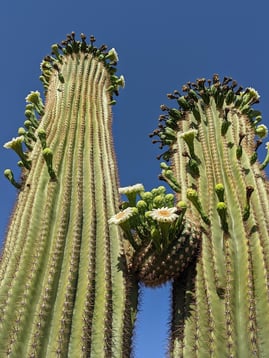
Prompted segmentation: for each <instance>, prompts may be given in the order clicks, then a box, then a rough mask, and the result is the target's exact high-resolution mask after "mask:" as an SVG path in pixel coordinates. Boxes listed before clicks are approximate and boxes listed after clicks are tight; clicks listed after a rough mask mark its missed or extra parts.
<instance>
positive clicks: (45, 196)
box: [0, 33, 137, 358]
mask: <svg viewBox="0 0 269 358" xmlns="http://www.w3.org/2000/svg"><path fill="white" fill-rule="evenodd" d="M94 42H95V39H94V37H93V36H92V37H91V38H90V44H87V43H86V37H85V36H84V35H83V34H82V35H81V41H76V39H75V34H74V33H72V34H71V35H68V37H67V39H66V41H64V42H63V43H62V44H61V45H53V46H52V55H51V56H46V57H45V58H44V60H43V61H42V63H41V70H42V75H41V77H40V79H41V80H42V82H43V84H44V88H45V95H46V96H45V100H46V101H45V106H44V105H43V103H42V100H41V98H40V95H39V93H38V92H32V93H30V95H29V96H27V98H26V100H27V102H28V104H27V106H26V110H25V116H26V121H25V123H24V126H25V128H20V129H19V136H18V137H17V138H14V139H13V140H12V141H10V142H8V143H6V144H5V147H6V148H12V149H14V150H15V151H16V153H17V154H18V155H19V157H20V161H19V165H20V166H22V180H21V181H16V180H15V179H14V176H13V173H12V171H11V170H10V169H7V170H6V171H5V175H6V177H7V178H8V179H9V180H10V181H11V182H12V183H13V184H14V185H15V186H16V187H17V188H19V195H18V199H17V203H16V206H15V209H14V212H13V214H12V218H11V221H10V224H9V228H8V233H7V237H6V241H5V245H4V250H3V253H2V257H1V265H0V355H1V357H6V356H8V357H66V356H70V357H98V358H99V357H129V356H130V347H131V336H132V326H133V322H134V318H135V310H136V295H137V286H136V283H135V281H133V280H132V279H131V277H128V275H129V274H128V270H127V265H126V260H125V257H124V255H123V236H122V233H120V231H119V229H118V228H117V227H116V226H111V225H109V223H108V219H109V218H110V217H111V216H112V215H113V214H115V211H116V210H117V209H118V205H119V194H118V175H117V166H116V160H115V154H114V149H113V140H112V137H111V135H112V134H111V121H112V118H111V105H112V104H114V103H115V101H114V100H113V98H112V96H113V95H114V94H116V95H117V94H118V89H119V87H120V86H124V78H123V77H122V76H120V77H117V76H116V75H115V72H116V67H115V65H116V63H117V61H118V58H117V54H116V52H115V50H114V49H112V50H110V51H108V52H107V50H106V46H104V45H103V46H101V47H100V48H97V47H95V45H94ZM26 149H27V150H26Z"/></svg>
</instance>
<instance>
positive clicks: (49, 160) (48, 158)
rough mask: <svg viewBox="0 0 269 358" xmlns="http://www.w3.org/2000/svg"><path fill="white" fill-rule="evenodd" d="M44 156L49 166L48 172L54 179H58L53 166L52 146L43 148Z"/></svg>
mask: <svg viewBox="0 0 269 358" xmlns="http://www.w3.org/2000/svg"><path fill="white" fill-rule="evenodd" d="M42 153H43V157H44V159H45V161H46V164H47V167H48V173H49V175H50V177H51V179H52V180H56V174H55V172H54V170H53V168H52V159H53V152H52V150H51V149H50V148H45V149H43V152H42Z"/></svg>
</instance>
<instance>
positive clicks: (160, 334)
mask: <svg viewBox="0 0 269 358" xmlns="http://www.w3.org/2000/svg"><path fill="white" fill-rule="evenodd" d="M268 14H269V11H268V5H267V1H266V0H263V1H261V0H256V1H255V3H254V2H253V1H250V0H225V1H216V0H204V1H201V0H192V1H184V2H183V1H180V0H166V1H160V0H143V1H141V0H137V1H134V2H130V1H128V0H127V1H126V0H125V1H124V0H114V1H107V0H103V1H100V0H96V1H90V0H88V1H86V0H73V1H71V0H56V1H52V0H46V1H44V2H43V1H42V2H41V1H37V0H24V1H21V0H13V1H2V3H1V9H0V34H1V50H0V51H1V56H0V71H1V75H0V76H1V85H0V104H1V114H0V116H1V131H0V172H3V170H4V169H5V168H12V169H15V167H16V162H17V158H16V156H15V154H13V152H12V151H8V150H6V149H4V148H3V147H2V144H4V143H5V142H6V141H8V140H10V139H11V138H12V137H14V136H16V135H17V129H18V127H20V126H22V125H23V121H24V106H25V96H26V95H27V94H28V93H29V92H30V91H31V90H40V91H42V87H41V84H40V83H39V80H38V77H39V75H40V70H39V64H40V62H41V59H42V58H43V57H44V56H45V55H46V54H48V53H49V52H50V46H51V44H52V43H55V42H60V41H61V40H63V39H64V38H65V36H66V34H67V33H70V32H71V31H75V32H76V33H77V34H78V35H79V34H80V32H84V33H85V34H86V35H88V36H89V35H90V34H94V35H95V37H96V38H97V44H98V45H101V44H102V43H107V44H108V46H109V47H115V48H116V49H117V52H118V54H119V57H120V62H119V65H118V69H119V70H118V74H124V76H125V79H126V88H125V89H124V90H123V91H121V94H120V97H119V98H118V103H117V106H116V107H114V126H113V131H114V135H115V140H114V141H115V146H116V152H117V159H118V164H119V172H120V181H121V185H122V186H126V185H130V184H135V183H139V182H142V183H144V185H145V187H146V189H151V188H152V187H154V186H157V185H159V184H160V183H159V181H158V174H159V172H160V170H159V162H158V161H157V160H156V159H155V158H156V155H158V154H160V152H159V150H158V146H157V145H153V144H151V140H150V139H149V138H148V133H150V132H151V131H152V130H153V129H155V127H156V126H157V118H158V116H159V114H160V109H159V107H160V105H161V104H162V103H167V100H166V93H168V92H172V91H173V90H174V89H176V88H178V89H180V88H181V86H182V85H183V84H184V83H185V82H187V81H189V80H190V81H194V80H195V79H196V78H198V77H211V76H212V74H213V73H219V74H220V75H221V76H224V75H228V76H232V77H233V78H234V79H236V80H237V81H238V82H239V83H240V84H241V85H243V86H244V87H248V86H251V87H254V88H256V89H257V90H258V92H259V93H260V95H261V103H260V104H259V109H261V111H262V112H263V118H264V123H266V122H267V125H268V118H269V86H268V83H269V51H268V46H269V45H268V34H269V26H268ZM262 154H263V153H261V155H262ZM17 173H18V172H17ZM0 190H1V191H0V193H1V199H0V242H2V240H3V238H4V233H5V228H6V226H7V222H8V218H9V215H10V212H11V210H12V207H13V203H14V200H15V197H16V191H15V189H14V188H13V187H12V186H11V185H10V184H9V183H8V181H7V180H6V179H5V178H4V176H3V175H0ZM168 307H169V286H166V287H163V288H161V289H155V290H149V289H147V290H143V295H142V302H141V306H140V311H141V312H140V314H139V317H138V324H137V331H136V339H135V358H163V357H165V352H166V346H167V338H166V337H167V331H168V322H169V309H168Z"/></svg>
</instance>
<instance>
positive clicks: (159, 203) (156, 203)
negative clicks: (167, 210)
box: [153, 195, 165, 208]
mask: <svg viewBox="0 0 269 358" xmlns="http://www.w3.org/2000/svg"><path fill="white" fill-rule="evenodd" d="M164 205H165V199H164V196H163V195H157V196H155V198H154V199H153V207H154V208H161V207H163V206H164Z"/></svg>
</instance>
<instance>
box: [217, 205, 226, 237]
mask: <svg viewBox="0 0 269 358" xmlns="http://www.w3.org/2000/svg"><path fill="white" fill-rule="evenodd" d="M217 212H218V214H219V217H220V221H221V226H222V229H223V230H224V231H225V232H227V231H228V224H227V219H226V216H227V205H226V204H225V203H224V202H222V201H220V202H219V203H218V204H217Z"/></svg>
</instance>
